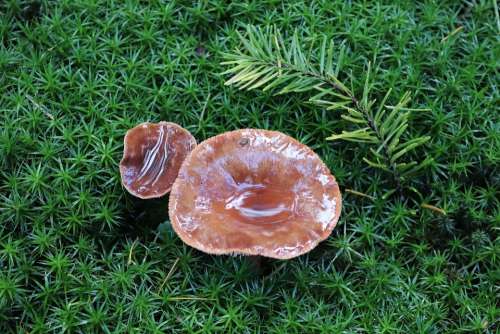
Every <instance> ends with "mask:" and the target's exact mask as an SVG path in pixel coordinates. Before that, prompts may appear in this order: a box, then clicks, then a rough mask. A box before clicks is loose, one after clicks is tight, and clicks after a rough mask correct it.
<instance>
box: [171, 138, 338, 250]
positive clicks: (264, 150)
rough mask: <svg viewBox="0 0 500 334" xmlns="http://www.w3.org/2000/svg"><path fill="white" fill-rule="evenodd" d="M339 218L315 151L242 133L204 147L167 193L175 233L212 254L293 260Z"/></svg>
mask: <svg viewBox="0 0 500 334" xmlns="http://www.w3.org/2000/svg"><path fill="white" fill-rule="evenodd" d="M340 211H341V195H340V191H339V187H338V185H337V182H336V181H335V178H334V177H333V176H332V174H331V173H330V171H329V170H328V168H327V167H326V165H325V164H324V163H323V162H322V161H321V159H320V158H319V157H318V155H316V154H315V153H314V152H313V151H312V150H311V149H310V148H308V147H307V146H305V145H303V144H301V143H299V142H298V141H296V140H295V139H293V138H291V137H289V136H287V135H285V134H283V133H280V132H276V131H267V130H255V129H245V130H237V131H232V132H227V133H223V134H221V135H218V136H215V137H212V138H210V139H208V140H206V141H204V142H202V143H201V144H199V145H198V146H197V147H196V148H195V149H194V150H193V151H192V152H191V154H190V155H189V156H188V157H187V158H186V160H185V161H184V163H183V165H182V167H181V169H180V171H179V175H178V177H177V180H176V181H175V183H174V185H173V187H172V191H171V193H170V203H169V215H170V220H171V224H172V227H173V228H174V230H175V232H176V233H177V234H178V235H179V236H180V238H181V239H182V240H183V241H184V242H185V243H187V244H188V245H190V246H192V247H194V248H197V249H199V250H201V251H203V252H206V253H210V254H246V255H261V256H266V257H271V258H277V259H289V258H293V257H296V256H299V255H301V254H304V253H306V252H308V251H310V250H311V249H313V248H314V247H316V245H317V244H318V243H319V242H320V241H322V240H324V239H326V238H327V237H328V236H329V235H330V233H331V232H332V230H333V228H334V227H335V225H336V223H337V221H338V219H339V215H340Z"/></svg>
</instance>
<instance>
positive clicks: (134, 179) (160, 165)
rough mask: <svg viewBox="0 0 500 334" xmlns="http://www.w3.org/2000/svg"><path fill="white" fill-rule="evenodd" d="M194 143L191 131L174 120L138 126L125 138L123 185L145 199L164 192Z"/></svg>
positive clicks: (122, 162) (122, 165)
mask: <svg viewBox="0 0 500 334" xmlns="http://www.w3.org/2000/svg"><path fill="white" fill-rule="evenodd" d="M195 146H196V140H195V139H194V137H193V136H192V135H191V133H189V131H187V130H186V129H184V128H182V127H181V126H179V125H177V124H175V123H170V122H160V123H142V124H139V125H137V126H136V127H134V128H132V129H130V130H128V131H127V133H126V135H125V139H124V148H123V158H122V160H121V161H120V174H121V178H122V184H123V186H124V187H125V188H126V189H127V191H128V192H129V193H131V194H132V195H134V196H136V197H139V198H143V199H147V198H155V197H160V196H163V195H165V194H166V193H168V192H169V191H170V189H171V188H172V185H173V183H174V181H175V178H176V177H177V174H178V172H179V168H180V167H181V165H182V162H183V161H184V159H185V158H186V156H187V155H188V154H189V153H190V152H191V151H192V150H193V148H194V147H195Z"/></svg>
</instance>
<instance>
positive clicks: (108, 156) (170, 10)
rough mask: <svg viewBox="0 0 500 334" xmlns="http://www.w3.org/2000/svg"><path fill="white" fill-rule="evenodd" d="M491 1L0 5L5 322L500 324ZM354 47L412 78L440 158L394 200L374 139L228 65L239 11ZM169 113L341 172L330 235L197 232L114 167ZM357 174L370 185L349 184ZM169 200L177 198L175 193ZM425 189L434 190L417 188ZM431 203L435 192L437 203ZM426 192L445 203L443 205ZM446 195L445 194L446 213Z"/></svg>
mask: <svg viewBox="0 0 500 334" xmlns="http://www.w3.org/2000/svg"><path fill="white" fill-rule="evenodd" d="M497 9H498V8H497V6H496V3H495V1H489V0H488V1H479V0H478V1H468V2H458V1H422V2H414V1H355V2H354V1H353V2H349V1H343V0H342V1H341V0H329V1H326V0H325V1H285V2H281V1H276V0H267V1H244V2H243V1H242V2H229V1H222V0H203V1H202V0H200V1H159V0H155V1H132V0H129V1H98V0H89V1H69V0H62V1H41V2H39V1H21V0H7V1H2V2H1V3H0V92H1V95H0V332H2V333H10V332H13V333H28V332H29V333H48V332H54V333H61V332H84V333H92V332H95V333H103V332H104V333H107V332H109V333H120V332H122V333H143V332H144V333H155V332H158V333H160V332H165V331H167V332H179V333H212V332H221V333H231V332H234V333H246V332H248V333H254V332H262V333H335V332H343V331H344V332H353V333H354V332H386V333H397V332H408V333H419V332H420V333H442V332H478V333H482V332H489V333H495V332H496V331H498V319H499V318H500V311H499V308H498V298H499V294H500V291H499V286H498V282H499V280H500V270H499V258H500V242H499V241H500V239H499V237H498V232H499V229H500V210H499V207H500V205H499V199H498V198H499V184H500V177H499V175H500V173H499V167H498V166H499V160H500V153H499V152H500V116H499V115H500V110H499V108H498V105H499V93H498V83H499V75H498V60H499V59H500V46H499V45H500V43H498V42H499V40H498V36H499V33H500V30H499V29H500V25H499V19H498V15H495V14H496V11H497ZM248 24H251V25H255V26H268V25H275V26H276V28H278V29H279V30H280V31H282V32H284V33H285V34H286V32H287V31H289V32H290V33H291V32H293V31H295V30H296V29H297V30H298V32H299V34H300V36H301V40H303V41H304V42H305V43H307V42H308V41H309V40H311V39H313V38H315V36H321V37H322V36H324V35H326V36H327V38H329V39H333V40H334V41H335V42H336V45H337V46H339V47H340V46H341V45H344V47H345V50H346V53H345V56H344V57H343V60H342V68H343V70H342V71H343V73H346V74H345V78H348V79H349V83H350V85H352V89H353V90H354V91H355V92H360V91H362V90H363V84H364V80H363V73H364V70H365V68H366V64H367V63H368V62H369V61H370V62H372V63H373V64H377V67H378V71H377V72H375V74H374V75H375V78H374V80H375V81H376V87H375V90H376V91H377V92H379V93H380V94H383V93H384V92H385V91H387V90H388V89H392V91H393V94H394V96H395V97H394V100H393V101H390V102H391V103H394V102H397V101H396V100H397V97H400V96H402V95H403V93H404V92H406V91H408V90H410V91H412V92H413V100H412V102H411V104H412V106H413V107H415V108H423V109H429V111H422V112H418V113H412V118H411V119H410V120H409V124H410V126H409V129H408V133H409V135H413V136H423V135H428V136H431V139H430V140H429V141H428V142H427V143H425V145H423V146H421V147H419V148H418V149H417V150H416V151H414V152H412V154H413V155H414V158H415V159H418V160H422V159H424V158H425V157H428V156H430V157H433V158H434V162H433V163H431V164H430V165H429V166H427V167H426V168H425V170H423V171H422V173H421V174H419V175H418V176H416V177H415V179H414V180H412V182H411V184H412V186H413V187H414V188H415V190H417V191H418V192H419V193H420V195H417V194H416V193H415V192H414V191H408V192H404V193H403V194H400V195H397V196H391V197H390V198H388V199H384V198H383V195H384V193H385V192H386V190H387V189H388V188H390V186H391V181H390V179H388V177H387V175H386V174H385V173H383V172H381V171H379V170H376V169H373V168H370V167H369V166H367V165H366V164H365V163H364V162H363V160H362V158H363V157H365V156H366V155H367V154H368V153H369V152H368V150H369V148H368V147H367V146H366V145H363V144H358V143H346V142H333V143H332V142H329V141H326V140H325V138H327V137H328V136H331V135H332V133H340V132H341V131H342V130H343V129H345V128H346V126H347V123H346V122H345V121H344V120H342V119H341V118H340V117H339V113H338V112H336V111H327V110H325V109H324V108H318V107H317V106H311V105H310V104H309V103H307V102H306V101H307V96H304V95H305V94H288V95H280V96H273V95H272V93H271V92H267V93H262V92H254V91H249V92H247V91H239V90H237V89H235V88H234V87H228V86H225V85H224V81H225V80H226V79H227V77H225V76H222V75H220V73H222V72H223V71H224V70H225V69H226V68H225V67H224V66H222V65H220V63H221V62H222V61H223V60H224V57H223V55H222V54H223V53H227V52H232V51H233V50H234V49H235V48H237V47H239V46H240V39H239V38H238V36H237V34H236V32H237V31H240V32H243V31H244V30H245V27H246V26H247V25H248ZM160 120H165V121H171V122H176V123H179V124H181V125H182V126H184V127H185V128H187V129H188V130H189V131H191V132H192V133H193V135H194V136H195V137H196V138H197V139H198V140H203V139H206V138H208V137H210V136H213V135H215V134H218V133H221V132H223V131H228V130H233V129H237V128H245V127H252V128H265V129H272V130H279V131H282V132H284V133H286V134H288V135H291V136H293V137H295V138H297V139H299V140H300V141H302V142H303V143H305V144H307V145H309V146H311V147H312V148H313V149H315V151H316V152H317V153H318V154H319V155H320V156H321V157H322V158H323V159H324V161H325V162H326V163H327V164H328V166H329V167H330V168H331V170H332V171H333V173H334V174H335V175H336V177H337V180H338V181H339V184H340V185H341V189H343V190H345V189H352V191H350V192H344V209H343V214H342V217H341V220H340V222H339V225H338V226H337V228H336V230H335V231H334V233H333V234H332V236H331V237H330V238H329V239H328V240H327V241H325V242H324V243H322V244H321V245H320V246H319V247H318V248H316V249H315V250H313V251H312V252H311V253H309V254H307V255H304V256H301V257H299V258H297V259H293V260H290V261H273V260H268V261H266V262H265V263H264V264H263V273H260V274H258V273H255V271H254V270H253V269H252V263H251V261H250V260H249V259H247V258H244V257H243V258H242V257H216V256H208V255H206V254H203V253H200V252H198V251H195V250H193V249H191V248H189V247H187V246H185V245H184V244H183V243H182V242H181V241H180V240H179V238H178V237H177V236H175V235H174V233H173V232H172V231H171V230H170V229H169V226H168V224H164V221H165V220H166V219H167V215H166V211H165V210H166V209H164V208H166V205H165V206H164V207H163V206H162V205H163V203H165V199H163V200H161V199H160V200H153V201H152V202H147V203H146V202H138V201H135V200H133V199H132V198H131V197H129V196H128V195H126V192H125V191H124V189H123V188H122V186H121V185H120V178H119V171H118V162H119V160H120V158H121V154H122V149H123V136H124V134H125V131H126V130H127V129H129V128H131V127H133V126H134V125H136V124H138V123H140V122H144V121H154V122H157V121H160ZM357 192H359V193H362V194H364V195H363V196H360V195H359V194H358V195H357V194H356V193H357ZM165 204H166V203H165ZM422 204H428V206H427V208H425V205H424V207H422ZM429 205H430V206H429ZM434 207H436V208H434ZM440 210H444V212H445V213H446V214H443V212H440Z"/></svg>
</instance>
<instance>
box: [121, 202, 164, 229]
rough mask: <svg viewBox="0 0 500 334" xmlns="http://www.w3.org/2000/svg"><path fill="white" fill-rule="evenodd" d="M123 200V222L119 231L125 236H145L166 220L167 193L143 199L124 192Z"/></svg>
mask: <svg viewBox="0 0 500 334" xmlns="http://www.w3.org/2000/svg"><path fill="white" fill-rule="evenodd" d="M125 201H126V213H125V223H124V224H122V226H121V232H122V233H123V234H124V235H126V236H129V237H141V236H147V235H149V234H150V233H151V231H155V230H156V229H157V227H158V225H160V224H161V223H163V222H165V221H166V220H168V194H167V195H165V196H162V197H158V198H151V199H147V200H144V199H140V198H137V197H134V196H132V195H130V194H128V193H126V194H125Z"/></svg>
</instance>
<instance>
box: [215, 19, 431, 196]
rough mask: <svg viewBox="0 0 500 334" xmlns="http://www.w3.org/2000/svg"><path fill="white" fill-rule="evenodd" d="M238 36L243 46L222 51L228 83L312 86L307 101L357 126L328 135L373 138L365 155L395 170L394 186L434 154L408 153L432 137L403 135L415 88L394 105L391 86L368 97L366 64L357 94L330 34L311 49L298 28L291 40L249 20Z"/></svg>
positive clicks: (289, 88) (291, 89)
mask: <svg viewBox="0 0 500 334" xmlns="http://www.w3.org/2000/svg"><path fill="white" fill-rule="evenodd" d="M239 37H240V40H241V44H242V48H241V49H237V50H235V51H234V52H233V53H225V54H224V57H225V59H226V60H225V61H224V62H223V65H228V66H230V68H229V69H228V70H226V71H225V72H223V74H226V75H231V77H230V78H229V79H228V80H227V81H226V85H234V86H236V87H238V88H239V89H246V90H251V89H257V88H259V89H261V90H263V91H269V90H272V91H274V92H275V94H285V93H299V92H300V93H302V92H307V91H314V95H313V96H312V97H310V99H309V102H311V103H313V104H315V105H318V106H322V107H326V108H327V109H329V110H337V109H340V110H342V111H343V112H344V113H343V114H342V115H341V117H342V118H343V119H344V120H346V121H348V122H350V123H352V124H353V125H354V126H355V129H353V130H344V131H342V133H340V134H333V135H331V136H330V137H328V138H326V139H327V140H339V139H342V140H346V141H353V142H362V143H369V144H372V145H373V146H374V147H372V148H370V154H371V156H370V157H364V158H363V160H364V161H365V162H366V163H367V164H368V165H370V166H371V167H375V168H379V169H382V170H384V171H387V172H389V173H391V174H392V176H393V178H394V181H395V184H396V189H401V188H402V186H403V183H404V182H405V181H406V180H408V178H409V176H410V175H413V174H414V173H415V172H417V171H418V170H420V169H422V168H423V167H424V166H425V165H427V164H428V163H429V162H431V158H427V159H425V160H424V161H422V162H420V163H419V162H416V161H412V160H409V159H408V158H407V159H404V158H406V157H407V155H408V153H409V152H410V151H413V150H415V148H417V147H418V146H421V145H422V144H424V143H425V142H427V141H428V140H429V139H430V137H429V136H420V137H414V138H410V139H408V140H405V138H403V137H404V136H403V135H404V134H405V132H406V130H407V128H408V121H409V118H410V114H411V112H413V111H417V110H422V109H412V108H408V107H407V105H408V103H409V101H410V95H411V94H410V93H409V92H407V93H405V94H403V96H402V97H401V98H400V99H399V102H398V103H397V104H396V105H394V106H391V105H387V104H386V102H387V100H388V98H389V96H390V93H391V90H389V91H388V92H387V93H386V94H385V97H384V98H383V100H382V101H381V102H379V103H378V104H377V101H376V100H374V99H370V95H371V91H372V88H373V85H372V84H371V82H370V74H371V66H370V64H368V66H367V74H366V80H365V85H364V89H363V94H362V96H361V98H358V97H356V95H355V94H354V92H353V90H352V89H349V88H348V87H347V86H346V85H345V84H344V83H342V82H341V81H340V80H339V79H338V75H339V72H340V64H341V61H339V60H341V59H342V57H344V55H345V48H344V47H343V46H342V47H341V48H340V51H339V53H338V54H337V56H336V58H337V60H338V61H336V62H335V61H334V58H335V56H334V43H333V41H330V42H328V41H327V39H326V37H324V38H323V41H322V43H321V47H320V50H319V52H316V49H315V48H314V46H313V45H314V43H311V47H310V48H309V50H308V51H307V52H306V51H304V49H303V47H302V46H301V42H300V39H299V36H298V33H297V32H295V34H294V35H293V36H292V38H291V41H290V42H289V43H287V42H286V41H285V39H284V38H283V36H282V34H281V33H280V32H279V31H277V30H276V29H273V28H270V27H267V28H265V29H261V28H258V27H254V26H248V27H247V31H246V34H245V35H242V34H239ZM318 55H319V56H318Z"/></svg>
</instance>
